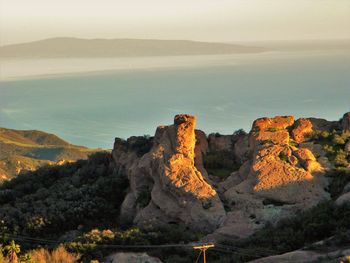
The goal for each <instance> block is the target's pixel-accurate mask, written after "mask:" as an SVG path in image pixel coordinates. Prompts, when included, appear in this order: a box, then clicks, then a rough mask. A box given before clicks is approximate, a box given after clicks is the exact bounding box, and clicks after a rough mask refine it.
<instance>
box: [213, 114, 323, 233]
mask: <svg viewBox="0 0 350 263" xmlns="http://www.w3.org/2000/svg"><path fill="white" fill-rule="evenodd" d="M292 127H295V125H294V118H293V117H291V116H278V117H275V118H262V119H258V120H256V121H255V122H254V124H253V127H252V130H251V132H250V135H249V148H250V151H251V158H252V159H251V161H250V162H249V164H248V163H247V164H248V165H249V168H248V169H247V168H245V171H246V173H247V175H246V177H245V179H244V180H242V181H241V182H239V183H237V180H236V181H235V182H233V179H232V178H229V179H228V180H230V181H228V182H223V183H222V186H223V189H226V191H225V192H224V197H225V199H226V203H227V204H228V205H229V207H230V210H231V212H228V213H227V217H226V219H225V222H224V223H223V225H222V226H221V227H220V228H219V229H218V230H217V231H216V233H214V234H213V237H215V238H217V237H218V236H227V235H228V233H230V234H231V235H233V236H238V237H246V236H248V235H250V234H252V233H253V232H254V231H256V230H257V229H259V228H260V227H261V226H263V225H265V224H266V222H275V221H276V220H278V219H280V218H282V217H286V216H290V215H292V214H294V213H295V212H296V211H300V210H303V209H307V208H309V207H311V206H313V205H315V204H317V203H318V202H319V201H321V200H324V199H328V198H329V194H328V193H327V192H325V190H324V188H325V187H326V186H327V184H328V181H327V180H326V179H325V177H324V167H323V166H322V165H321V164H320V163H319V162H318V161H317V159H316V157H315V156H314V154H313V153H312V151H311V150H309V149H306V148H298V147H295V146H293V145H290V139H291V138H290V134H289V130H290V129H291V128H292ZM296 127H298V126H296ZM296 134H297V133H294V135H296ZM299 138H301V137H299ZM247 164H246V165H247ZM236 177H237V176H236ZM215 234H216V235H217V236H215Z"/></svg>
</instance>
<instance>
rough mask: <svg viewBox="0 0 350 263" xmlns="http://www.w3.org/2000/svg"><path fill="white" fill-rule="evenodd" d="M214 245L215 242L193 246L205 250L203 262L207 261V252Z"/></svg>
mask: <svg viewBox="0 0 350 263" xmlns="http://www.w3.org/2000/svg"><path fill="white" fill-rule="evenodd" d="M212 247H214V244H204V245H199V246H193V249H199V250H200V251H202V252H203V263H207V258H206V254H205V252H206V251H207V250H208V249H209V248H212Z"/></svg>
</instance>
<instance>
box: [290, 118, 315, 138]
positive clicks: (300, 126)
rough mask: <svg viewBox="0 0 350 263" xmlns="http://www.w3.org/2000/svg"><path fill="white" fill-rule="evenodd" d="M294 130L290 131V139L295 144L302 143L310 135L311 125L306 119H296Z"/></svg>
mask: <svg viewBox="0 0 350 263" xmlns="http://www.w3.org/2000/svg"><path fill="white" fill-rule="evenodd" d="M294 126H295V127H294V129H293V130H292V131H291V135H292V138H293V139H294V140H295V141H296V142H297V143H301V142H304V141H306V140H307V139H308V137H310V136H311V135H312V132H313V129H312V123H311V121H310V120H308V119H304V118H301V119H298V120H297V121H296V122H295V125H294Z"/></svg>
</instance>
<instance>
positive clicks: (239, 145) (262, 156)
mask: <svg viewBox="0 0 350 263" xmlns="http://www.w3.org/2000/svg"><path fill="white" fill-rule="evenodd" d="M195 125H196V119H195V118H194V117H193V116H190V115H177V116H175V119H174V124H173V125H169V126H159V127H158V128H157V130H156V133H155V136H154V137H152V138H146V139H145V138H142V137H141V138H140V137H131V138H129V139H128V140H127V141H124V140H120V139H116V142H115V146H114V149H113V159H114V162H115V164H116V167H119V168H118V169H120V172H124V173H126V174H127V175H128V178H129V180H130V191H129V193H128V194H127V196H126V198H125V200H124V202H123V204H122V209H121V220H122V222H125V223H133V224H138V225H147V226H149V225H154V226H155V225H157V226H158V225H161V224H185V225H187V226H188V227H189V228H190V229H195V230H200V231H203V232H206V233H211V234H210V235H208V236H207V237H206V240H207V241H212V240H213V239H220V238H222V237H227V236H229V237H231V238H232V237H247V236H249V235H251V234H252V233H254V232H255V231H256V230H257V229H259V228H261V227H263V226H264V225H265V224H266V223H268V222H271V223H274V222H277V221H278V220H280V219H281V218H283V217H288V216H291V215H294V214H295V213H296V212H298V211H301V210H305V209H308V208H310V207H312V206H314V205H316V204H317V203H319V202H320V201H322V200H327V199H329V198H330V195H329V193H328V192H327V191H326V190H325V189H327V187H328V184H329V182H328V180H329V179H327V177H325V172H327V171H328V170H331V169H333V166H332V164H331V163H330V162H329V160H328V158H327V155H326V152H325V151H324V149H323V147H322V145H320V144H317V143H316V142H315V141H313V140H312V136H311V134H313V132H314V131H315V130H320V131H328V132H329V131H331V130H332V129H338V130H339V129H340V128H341V127H340V126H339V122H328V121H326V120H323V119H315V118H309V119H304V118H303V119H298V120H297V121H295V119H294V117H292V116H277V117H274V118H261V119H257V120H256V121H255V122H254V123H253V126H252V129H251V131H250V133H249V134H245V133H235V134H233V135H220V134H211V135H209V137H208V138H207V137H206V135H205V133H204V132H202V131H199V130H195ZM140 142H141V143H140ZM135 145H136V146H137V147H136V146H135ZM140 148H141V149H142V151H141V152H140V151H138V150H135V149H140ZM222 152H225V155H220V154H218V153H222ZM210 154H211V155H210ZM205 155H207V157H206V158H203V156H205ZM208 156H209V157H210V156H211V157H215V158H216V159H215V162H217V161H218V162H220V158H221V157H222V156H225V157H224V158H226V159H225V160H223V162H224V161H227V158H232V160H233V162H234V163H236V164H238V165H239V166H240V167H239V169H238V170H236V171H227V170H226V171H225V172H227V173H225V176H228V177H226V178H225V177H224V178H225V179H222V177H220V178H219V176H218V175H215V171H214V172H213V171H212V170H211V171H210V174H209V175H208V172H207V170H206V165H208ZM230 160H231V159H230ZM211 161H212V160H211ZM212 163H213V162H211V164H212ZM212 168H213V167H211V168H208V171H209V169H212ZM215 168H216V167H214V170H215ZM220 168H222V167H219V169H220ZM231 168H232V169H236V168H233V166H225V169H231ZM220 176H222V175H220ZM344 194H345V193H344ZM339 202H340V201H339ZM224 205H225V209H224ZM225 210H226V211H225Z"/></svg>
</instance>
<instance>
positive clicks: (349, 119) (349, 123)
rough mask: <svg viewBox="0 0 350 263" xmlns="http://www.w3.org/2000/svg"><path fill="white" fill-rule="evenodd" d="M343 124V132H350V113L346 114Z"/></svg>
mask: <svg viewBox="0 0 350 263" xmlns="http://www.w3.org/2000/svg"><path fill="white" fill-rule="evenodd" d="M341 124H342V128H343V131H350V112H347V113H345V114H344V116H343V119H342V122H341Z"/></svg>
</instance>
